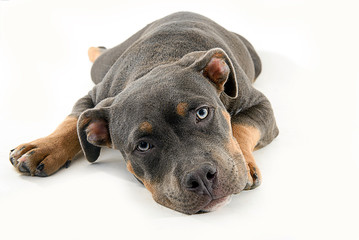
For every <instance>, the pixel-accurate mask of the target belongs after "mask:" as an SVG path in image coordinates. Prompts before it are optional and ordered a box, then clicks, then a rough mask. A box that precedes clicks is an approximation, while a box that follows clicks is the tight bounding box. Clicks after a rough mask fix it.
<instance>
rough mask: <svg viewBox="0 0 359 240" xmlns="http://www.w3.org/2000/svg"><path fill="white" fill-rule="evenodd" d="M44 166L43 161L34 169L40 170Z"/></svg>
mask: <svg viewBox="0 0 359 240" xmlns="http://www.w3.org/2000/svg"><path fill="white" fill-rule="evenodd" d="M44 167H45V165H44V164H43V163H40V164H39V165H38V166H37V168H36V170H39V171H42V170H43V169H44Z"/></svg>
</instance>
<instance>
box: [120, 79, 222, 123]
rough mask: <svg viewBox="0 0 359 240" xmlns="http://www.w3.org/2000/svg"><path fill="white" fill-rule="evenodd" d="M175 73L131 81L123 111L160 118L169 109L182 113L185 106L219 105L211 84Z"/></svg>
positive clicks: (138, 116)
mask: <svg viewBox="0 0 359 240" xmlns="http://www.w3.org/2000/svg"><path fill="white" fill-rule="evenodd" d="M175 75H176V76H173V75H171V77H167V78H166V76H161V77H157V76H152V78H150V77H151V76H150V77H148V78H145V79H140V80H137V81H136V82H134V83H132V85H131V86H129V87H128V89H126V90H125V91H127V93H126V94H124V96H123V101H122V105H123V107H124V109H123V110H124V111H126V112H127V114H129V115H131V118H141V117H160V116H161V115H163V114H166V113H171V112H180V113H181V114H182V115H183V114H184V111H185V109H191V108H194V107H198V105H200V104H204V105H212V106H214V105H218V104H220V100H219V98H218V97H217V96H216V92H215V90H214V88H213V86H211V84H210V83H209V82H208V81H207V80H206V79H204V78H203V77H202V76H201V75H198V76H193V75H195V74H189V73H183V74H175ZM196 77H197V78H196ZM202 78H203V79H202ZM179 104H180V105H179Z"/></svg>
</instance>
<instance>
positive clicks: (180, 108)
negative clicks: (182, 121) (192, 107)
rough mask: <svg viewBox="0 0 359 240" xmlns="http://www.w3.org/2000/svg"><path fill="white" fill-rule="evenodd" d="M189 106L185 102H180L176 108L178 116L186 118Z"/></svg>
mask: <svg viewBox="0 0 359 240" xmlns="http://www.w3.org/2000/svg"><path fill="white" fill-rule="evenodd" d="M187 108H188V104H187V103H185V102H180V103H179V104H178V105H177V107H176V112H177V114H178V115H180V116H182V117H184V116H185V115H186V112H187Z"/></svg>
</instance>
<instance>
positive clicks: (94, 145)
mask: <svg viewBox="0 0 359 240" xmlns="http://www.w3.org/2000/svg"><path fill="white" fill-rule="evenodd" d="M109 111H110V108H109V107H96V108H92V109H88V110H86V111H84V112H83V113H82V114H81V115H80V117H79V119H78V122H77V134H78V137H79V140H80V144H81V148H82V150H83V152H84V154H85V157H86V159H87V160H88V161H89V162H94V161H96V160H97V158H98V157H99V156H100V151H101V147H109V148H111V146H112V141H111V136H110V131H109Z"/></svg>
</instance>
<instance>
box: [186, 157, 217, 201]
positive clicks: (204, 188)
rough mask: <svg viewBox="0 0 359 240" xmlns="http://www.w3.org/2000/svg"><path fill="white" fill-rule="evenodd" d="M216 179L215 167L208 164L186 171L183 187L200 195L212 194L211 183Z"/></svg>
mask: <svg viewBox="0 0 359 240" xmlns="http://www.w3.org/2000/svg"><path fill="white" fill-rule="evenodd" d="M216 180H217V169H216V168H215V167H213V166H211V165H209V164H206V165H203V166H201V167H200V168H198V169H196V170H194V171H191V172H189V173H187V174H186V175H185V176H184V181H183V185H184V187H185V188H186V189H187V190H189V191H192V192H195V193H197V194H200V195H212V190H213V185H214V184H215V182H216Z"/></svg>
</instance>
